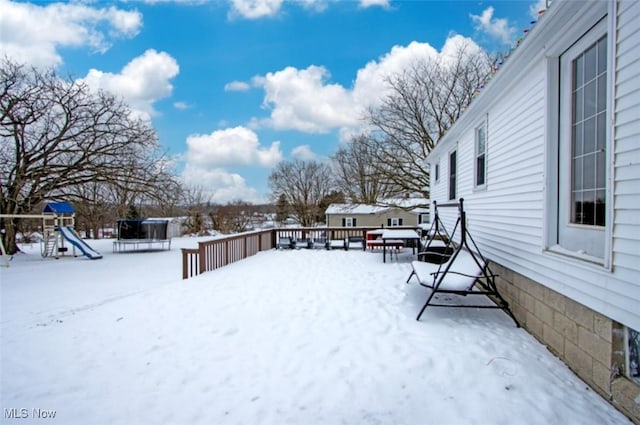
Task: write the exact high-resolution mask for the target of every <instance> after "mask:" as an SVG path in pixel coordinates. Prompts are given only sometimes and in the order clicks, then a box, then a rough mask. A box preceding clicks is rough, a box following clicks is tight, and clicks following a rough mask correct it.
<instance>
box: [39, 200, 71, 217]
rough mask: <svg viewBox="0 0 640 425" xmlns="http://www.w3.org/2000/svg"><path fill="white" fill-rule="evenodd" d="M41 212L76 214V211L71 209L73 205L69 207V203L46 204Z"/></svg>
mask: <svg viewBox="0 0 640 425" xmlns="http://www.w3.org/2000/svg"><path fill="white" fill-rule="evenodd" d="M42 212H44V213H54V214H73V213H75V212H76V210H74V209H73V205H71V204H70V203H69V202H47V204H46V205H45V206H44V210H42Z"/></svg>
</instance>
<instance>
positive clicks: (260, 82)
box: [249, 35, 481, 135]
mask: <svg viewBox="0 0 640 425" xmlns="http://www.w3.org/2000/svg"><path fill="white" fill-rule="evenodd" d="M462 43H465V44H466V45H467V51H468V52H473V51H480V50H481V48H480V47H479V46H478V45H477V44H476V43H475V42H474V41H473V40H472V39H470V38H466V37H462V36H460V35H452V36H451V37H449V38H448V39H447V41H446V43H445V45H444V46H443V47H442V50H441V52H438V51H437V50H436V49H434V48H433V47H432V46H431V45H429V44H428V43H419V42H416V41H414V42H412V43H410V44H409V45H407V46H394V47H393V48H392V49H391V51H390V52H389V53H387V54H385V55H383V56H381V57H380V58H379V59H378V60H376V61H371V62H369V63H367V64H366V65H365V66H364V67H363V68H361V69H360V70H359V71H358V73H357V75H356V78H355V81H354V84H353V86H352V87H350V88H345V87H343V86H341V85H339V84H335V83H331V82H330V75H329V72H328V71H327V70H326V69H325V68H323V67H319V66H310V67H308V68H306V69H297V68H293V67H287V68H285V69H283V70H281V71H277V72H272V73H268V74H266V75H264V76H256V77H254V78H253V80H252V82H253V85H254V86H256V87H260V88H262V89H263V90H264V93H265V94H264V100H263V105H264V107H265V109H266V110H268V111H269V113H270V115H269V117H268V118H256V117H254V118H253V119H252V120H251V122H250V124H249V126H250V127H251V128H254V129H257V128H260V127H263V126H266V127H272V128H276V129H278V130H297V131H302V132H306V133H324V132H328V131H331V130H334V129H338V130H339V132H340V134H343V135H348V134H353V133H354V131H356V130H357V129H358V128H360V127H361V126H362V125H364V121H363V120H362V118H363V117H364V115H365V112H366V110H367V109H368V108H370V107H375V106H377V105H378V104H379V102H380V101H381V100H382V99H383V98H384V96H385V95H386V94H387V93H388V86H387V83H386V81H385V80H386V78H387V77H389V76H391V75H394V74H398V73H400V72H402V70H404V69H406V68H407V67H408V66H410V65H411V64H412V63H414V62H415V61H417V60H424V59H427V58H432V59H435V58H437V57H441V58H442V59H443V60H446V58H447V57H448V56H449V55H450V54H451V53H452V52H453V51H454V48H456V47H457V46H459V45H460V44H462Z"/></svg>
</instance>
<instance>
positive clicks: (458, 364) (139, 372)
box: [0, 239, 630, 425]
mask: <svg viewBox="0 0 640 425" xmlns="http://www.w3.org/2000/svg"><path fill="white" fill-rule="evenodd" d="M89 244H90V245H91V246H92V247H93V248H95V249H96V250H98V251H100V252H102V254H104V258H103V259H101V260H95V261H91V260H87V259H85V258H84V257H79V258H75V259H72V258H66V259H60V260H43V259H42V258H41V257H40V254H39V247H38V246H34V247H33V250H31V251H30V250H28V249H27V254H19V255H16V256H15V258H14V259H13V261H12V262H11V267H10V268H8V269H7V268H2V270H0V278H1V292H0V295H1V308H2V312H1V315H0V325H1V329H0V331H1V343H2V348H1V370H0V372H1V376H2V378H1V379H2V381H1V391H2V392H1V394H0V400H1V403H0V405H1V408H2V423H7V424H12V423H15V424H24V423H29V422H31V421H33V422H34V423H61V424H83V425H84V424H216V425H217V424H274V425H276V424H419V423H422V424H544V425H547V424H563V425H564V424H630V421H629V420H628V419H626V418H625V417H624V416H623V415H622V414H620V413H619V412H618V411H616V410H615V409H614V408H613V407H611V406H610V405H609V404H608V403H607V402H606V401H605V400H603V399H602V398H601V397H600V396H598V395H597V394H596V393H594V392H593V391H592V390H590V389H589V388H587V386H586V384H585V383H584V382H582V381H581V380H580V379H578V378H577V377H576V376H575V375H574V374H572V373H571V372H570V371H569V370H568V368H567V367H566V366H565V365H564V364H563V363H562V362H561V361H559V360H558V359H557V358H555V357H554V356H553V355H552V354H551V353H550V352H549V351H547V349H546V348H545V347H544V346H542V345H541V344H539V343H538V342H537V341H536V340H535V339H534V338H533V337H532V336H530V335H529V334H527V333H526V332H525V331H524V330H522V329H518V328H516V327H515V325H514V323H513V321H512V320H511V319H510V318H509V317H508V316H507V315H506V314H504V313H503V312H502V311H500V310H482V311H479V310H475V309H473V310H471V309H469V310H462V309H443V308H440V309H438V308H429V309H427V311H426V313H425V314H424V315H423V318H422V321H421V322H416V321H415V316H416V314H417V312H418V311H419V310H420V307H421V306H422V303H423V302H424V300H425V297H426V295H427V290H426V289H425V288H422V287H419V286H418V285H416V284H415V283H412V284H410V285H406V284H405V280H406V278H407V277H408V275H409V272H410V265H409V263H408V261H407V258H402V256H401V258H400V260H399V261H397V260H396V259H395V258H394V259H393V261H390V262H389V261H388V262H387V263H386V264H383V263H382V254H380V253H370V252H362V251H348V252H345V251H322V250H299V251H269V252H263V253H260V254H258V255H256V256H254V257H250V258H249V259H246V260H243V261H240V262H237V263H235V264H231V265H229V266H227V267H223V268H221V269H219V270H216V271H213V272H209V273H205V274H203V275H201V276H199V277H197V278H193V279H190V280H186V281H183V280H181V278H180V276H181V256H180V251H179V248H180V247H181V246H182V247H195V245H196V240H195V239H174V241H173V244H172V250H171V251H161V252H150V253H120V254H113V253H112V252H111V241H109V240H103V241H89ZM12 409H14V410H12ZM22 409H24V410H22ZM38 409H43V410H42V411H54V412H55V419H54V420H46V421H43V420H42V419H37V418H34V417H33V416H34V414H37V413H38V412H39V411H38ZM12 413H13V414H17V415H18V416H20V415H21V414H23V416H24V414H26V416H28V418H29V419H28V420H24V419H22V420H19V419H13V418H9V417H8V416H10V415H11V414H12Z"/></svg>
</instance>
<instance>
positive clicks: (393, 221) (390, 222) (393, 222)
mask: <svg viewBox="0 0 640 425" xmlns="http://www.w3.org/2000/svg"><path fill="white" fill-rule="evenodd" d="M387 226H389V227H393V226H402V219H401V218H399V217H392V218H388V219H387Z"/></svg>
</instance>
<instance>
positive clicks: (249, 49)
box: [0, 0, 544, 203]
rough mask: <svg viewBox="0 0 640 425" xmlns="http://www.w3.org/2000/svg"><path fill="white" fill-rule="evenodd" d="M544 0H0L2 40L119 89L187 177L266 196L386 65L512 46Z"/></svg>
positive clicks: (349, 128)
mask: <svg viewBox="0 0 640 425" xmlns="http://www.w3.org/2000/svg"><path fill="white" fill-rule="evenodd" d="M542 5H544V0H530V1H526V0H512V1H462V0H454V1H389V0H360V1H332V0H297V1H287V0H232V1H203V0H148V1H132V0H129V1H106V0H99V1H73V2H63V3H56V2H52V1H31V2H27V1H8V0H0V10H2V13H1V14H0V54H2V55H3V56H4V55H8V56H10V57H12V58H14V59H15V60H17V61H19V62H24V63H28V64H30V65H34V66H39V67H47V66H54V67H56V69H57V70H58V71H59V72H60V73H62V74H67V73H70V74H71V75H73V77H74V78H77V79H82V80H84V81H86V82H87V83H88V84H89V85H90V86H92V87H95V88H102V89H106V90H109V91H112V92H113V93H114V94H116V95H118V96H122V97H123V98H124V99H125V100H126V101H127V102H128V103H129V105H130V106H131V107H132V108H133V109H134V110H135V112H136V113H137V114H139V115H140V116H142V117H144V118H145V119H150V120H151V122H152V124H153V126H154V128H155V129H156V130H157V132H158V136H159V141H160V144H161V145H162V147H163V148H165V149H166V150H167V153H168V155H169V156H170V157H171V158H172V160H173V161H174V162H175V169H176V173H177V174H178V175H179V176H180V178H181V179H183V181H184V183H185V184H186V185H188V186H194V187H198V188H199V189H201V190H202V191H203V192H204V193H206V194H208V195H209V196H210V198H211V200H212V201H214V202H222V203H224V202H228V201H232V200H237V199H242V200H245V201H250V202H262V201H264V200H266V199H268V196H269V191H268V176H269V174H270V173H271V170H272V169H273V167H274V166H275V165H276V164H277V163H278V162H279V161H282V160H291V159H294V158H301V159H317V160H326V158H327V157H328V156H329V155H331V154H332V153H333V152H335V150H336V149H337V147H338V146H339V145H340V143H345V141H346V140H348V138H349V135H351V134H354V133H357V132H358V131H359V129H360V128H361V125H362V121H361V117H362V116H363V111H365V110H366V109H367V108H368V107H371V106H375V105H376V103H377V102H379V101H380V99H381V97H382V96H383V95H384V92H385V88H384V76H385V75H390V74H393V73H394V72H399V70H401V69H402V68H403V66H406V65H407V64H409V63H410V62H411V61H412V60H415V59H416V58H419V57H424V56H436V55H443V54H446V52H447V51H448V49H452V48H454V47H455V45H456V44H457V43H460V42H463V41H467V42H472V43H473V44H474V46H475V47H476V48H478V49H485V50H487V51H490V52H493V51H496V50H506V49H508V48H509V47H510V46H512V45H513V44H514V42H515V40H516V39H517V38H518V37H521V36H522V34H523V30H524V29H527V28H530V27H531V20H532V19H533V18H532V17H535V16H536V15H537V11H538V10H539V9H540V8H541V7H542Z"/></svg>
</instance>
